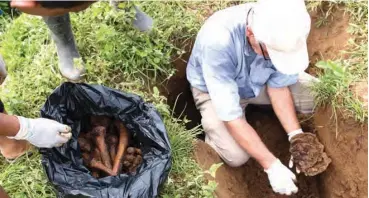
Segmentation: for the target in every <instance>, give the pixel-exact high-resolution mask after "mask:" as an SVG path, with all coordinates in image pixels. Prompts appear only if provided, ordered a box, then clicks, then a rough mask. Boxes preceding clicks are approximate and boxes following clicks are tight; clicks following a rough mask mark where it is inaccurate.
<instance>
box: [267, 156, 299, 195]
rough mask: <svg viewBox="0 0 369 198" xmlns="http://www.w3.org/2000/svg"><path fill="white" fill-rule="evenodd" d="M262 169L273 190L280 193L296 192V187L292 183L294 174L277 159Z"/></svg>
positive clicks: (294, 178) (294, 179)
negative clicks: (265, 168)
mask: <svg viewBox="0 0 369 198" xmlns="http://www.w3.org/2000/svg"><path fill="white" fill-rule="evenodd" d="M264 171H265V172H266V173H267V174H268V178H269V182H270V185H271V186H272V188H273V191H274V192H276V193H279V194H282V195H291V194H293V193H297V191H298V189H297V187H296V185H295V183H294V181H296V176H295V175H294V174H293V173H292V172H291V171H290V170H289V169H288V168H287V167H286V166H284V165H283V164H282V163H281V161H279V159H277V160H276V161H274V162H273V163H272V165H271V166H270V167H269V169H267V170H264Z"/></svg>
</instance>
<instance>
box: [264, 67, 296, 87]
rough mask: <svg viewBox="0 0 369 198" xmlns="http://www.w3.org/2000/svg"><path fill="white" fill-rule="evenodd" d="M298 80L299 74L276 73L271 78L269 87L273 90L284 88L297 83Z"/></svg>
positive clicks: (268, 83)
mask: <svg viewBox="0 0 369 198" xmlns="http://www.w3.org/2000/svg"><path fill="white" fill-rule="evenodd" d="M297 80H298V74H296V75H286V74H282V73H280V72H278V71H276V72H274V73H273V74H272V75H271V76H270V78H269V80H268V82H267V85H268V86H269V87H272V88H282V87H287V86H290V85H293V84H295V83H297Z"/></svg>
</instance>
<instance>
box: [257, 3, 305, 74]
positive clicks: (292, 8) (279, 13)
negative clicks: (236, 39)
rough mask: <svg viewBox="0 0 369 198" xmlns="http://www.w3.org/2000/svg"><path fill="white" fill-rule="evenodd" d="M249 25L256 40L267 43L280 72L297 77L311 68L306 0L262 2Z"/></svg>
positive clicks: (258, 4) (270, 55) (270, 54)
mask: <svg viewBox="0 0 369 198" xmlns="http://www.w3.org/2000/svg"><path fill="white" fill-rule="evenodd" d="M250 22H251V24H250V25H251V30H252V31H253V33H254V35H255V38H256V40H257V41H259V42H261V43H263V44H265V46H266V49H267V51H268V54H269V57H270V59H271V61H272V63H273V65H274V66H275V67H276V69H277V70H278V71H279V72H281V73H284V74H297V73H299V72H302V71H304V70H305V69H306V68H307V67H308V65H309V55H308V51H307V45H306V40H307V37H308V35H309V32H310V23H311V21H310V16H309V13H308V12H307V10H306V6H305V2H304V0H278V1H277V0H259V1H258V2H257V3H256V4H255V7H254V14H253V16H252V20H251V21H250Z"/></svg>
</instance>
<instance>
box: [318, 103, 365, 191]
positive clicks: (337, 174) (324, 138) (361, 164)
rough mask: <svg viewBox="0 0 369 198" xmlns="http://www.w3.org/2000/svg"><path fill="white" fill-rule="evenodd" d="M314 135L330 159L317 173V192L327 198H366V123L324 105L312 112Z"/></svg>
mask: <svg viewBox="0 0 369 198" xmlns="http://www.w3.org/2000/svg"><path fill="white" fill-rule="evenodd" d="M314 123H315V127H316V130H317V132H316V133H317V135H318V138H319V139H320V141H321V142H322V143H323V145H324V146H325V150H326V152H327V154H328V156H329V157H331V159H332V164H331V165H330V166H329V168H328V169H327V171H326V172H324V173H323V174H322V175H321V176H320V181H321V192H322V196H323V197H327V198H354V197H355V198H366V197H368V124H367V123H365V124H359V123H357V122H355V120H353V119H345V118H344V117H343V116H342V115H341V114H340V113H339V112H338V113H337V119H336V116H335V115H334V114H333V111H332V109H331V108H324V109H320V110H319V111H317V113H316V114H315V115H314Z"/></svg>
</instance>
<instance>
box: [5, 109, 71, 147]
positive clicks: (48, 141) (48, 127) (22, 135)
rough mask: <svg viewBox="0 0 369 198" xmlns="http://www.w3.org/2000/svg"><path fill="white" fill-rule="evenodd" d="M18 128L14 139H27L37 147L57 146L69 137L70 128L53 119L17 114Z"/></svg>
mask: <svg viewBox="0 0 369 198" xmlns="http://www.w3.org/2000/svg"><path fill="white" fill-rule="evenodd" d="M17 118H18V120H19V125H20V130H19V132H18V133H17V135H16V136H14V137H8V138H12V139H16V140H27V141H29V142H30V143H31V144H33V145H35V146H36V147H39V148H52V147H59V146H62V145H63V144H64V143H66V142H67V141H68V140H69V139H70V138H71V137H72V133H71V128H70V127H69V126H67V125H64V124H60V123H59V122H56V121H54V120H49V119H44V118H37V119H29V118H24V117H21V116H17Z"/></svg>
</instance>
